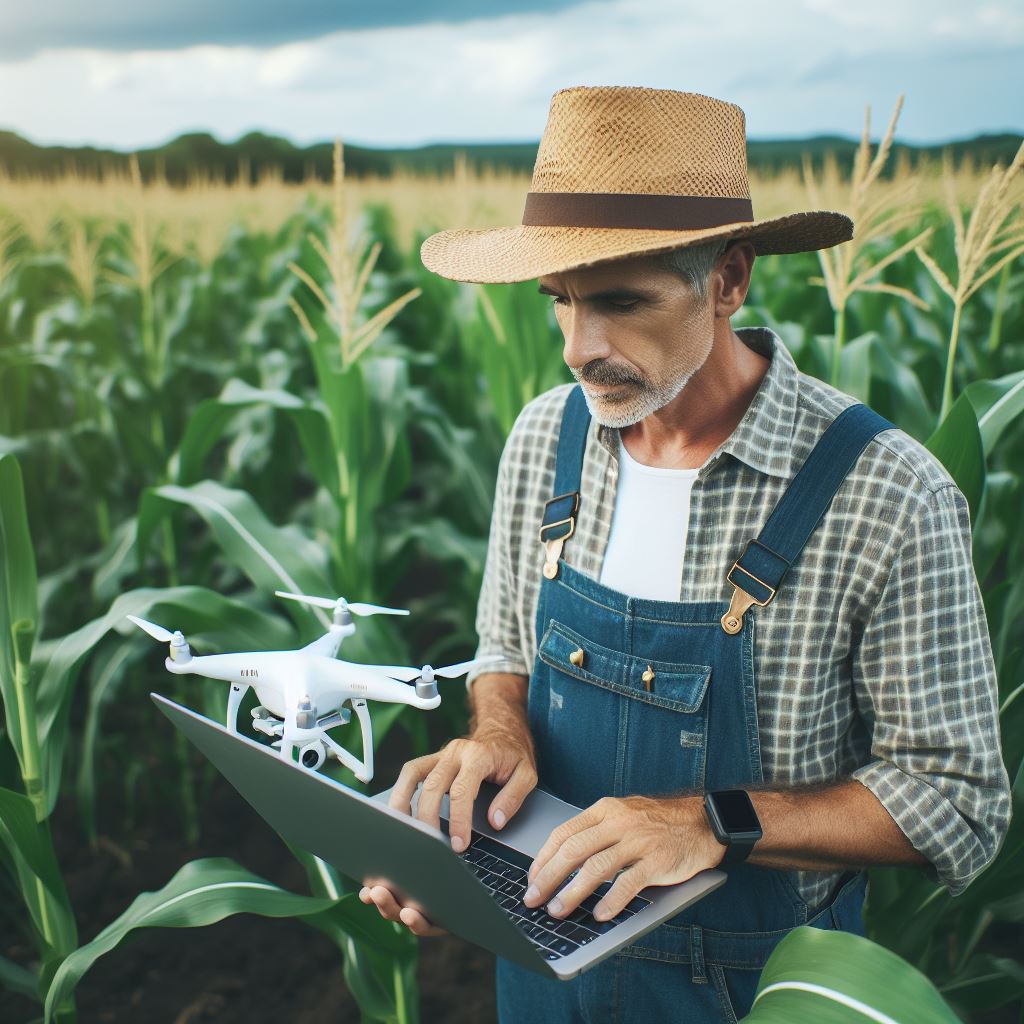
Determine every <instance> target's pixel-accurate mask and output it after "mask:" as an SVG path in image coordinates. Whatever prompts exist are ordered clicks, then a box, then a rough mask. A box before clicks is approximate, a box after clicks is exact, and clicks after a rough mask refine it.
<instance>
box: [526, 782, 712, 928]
mask: <svg viewBox="0 0 1024 1024" xmlns="http://www.w3.org/2000/svg"><path fill="white" fill-rule="evenodd" d="M724 856H725V847H724V846H723V845H721V844H720V843H719V842H718V840H716V839H715V837H714V834H713V833H712V832H711V828H710V826H709V825H708V823H707V817H706V815H705V813H704V807H703V801H702V799H701V797H700V796H694V797H683V798H681V797H672V798H671V799H658V798H656V797H646V796H627V797H607V796H606V797H602V798H601V799H600V800H598V801H597V802H596V803H594V804H591V806H590V807H588V808H587V809H586V810H584V811H581V812H580V813H579V814H577V815H576V817H574V818H570V819H569V820H568V821H565V822H563V823H562V824H561V825H559V826H558V827H557V828H556V829H554V830H553V831H552V833H551V835H550V836H549V837H548V840H547V842H546V843H545V844H544V845H543V846H542V847H541V848H540V851H539V852H538V854H537V856H536V858H535V859H534V861H533V864H532V865H531V866H530V870H529V873H528V878H529V880H530V888H529V889H527V891H526V895H525V896H524V897H523V902H524V903H526V904H527V905H528V906H532V907H533V906H539V905H540V904H541V903H543V902H545V901H546V900H547V899H548V897H549V896H551V895H552V894H553V893H554V891H555V887H556V886H558V885H560V884H561V883H562V882H563V881H564V880H565V879H566V877H567V876H568V875H570V874H572V872H573V871H574V870H575V869H577V868H579V872H578V874H577V875H576V877H575V878H573V880H572V881H571V882H570V883H569V885H567V886H566V887H565V888H564V889H562V890H561V892H559V893H558V896H557V897H556V898H555V899H553V900H552V901H551V902H550V903H549V904H548V908H547V910H548V913H549V914H550V915H551V916H552V917H565V916H568V915H569V914H571V913H572V912H573V911H574V910H575V909H576V908H577V907H578V906H579V905H580V903H581V902H582V901H583V900H584V899H585V898H586V897H587V896H589V895H590V894H591V893H592V892H593V891H594V889H596V888H597V886H599V885H600V884H601V883H602V882H603V881H605V880H606V879H610V878H614V877H615V874H616V872H617V871H618V870H619V869H620V868H625V869H626V870H625V871H623V872H622V874H621V875H619V877H618V878H617V879H616V880H615V884H614V885H613V886H612V887H611V888H610V889H609V890H608V892H607V893H606V894H605V896H604V898H603V899H602V900H601V902H600V903H598V905H597V907H596V908H595V910H594V917H595V918H597V920H599V921H606V920H608V919H609V918H612V917H615V915H616V914H618V913H619V911H620V910H622V908H623V907H624V906H626V904H627V903H629V901H630V900H631V899H633V897H634V896H636V894H637V893H638V892H640V890H641V889H643V888H645V887H646V886H648V885H673V884H674V883H676V882H685V881H686V880H687V879H688V878H692V877H693V876H694V875H695V874H697V872H699V871H703V870H705V869H706V868H714V867H717V866H718V865H719V864H720V863H721V861H722V858H723V857H724Z"/></svg>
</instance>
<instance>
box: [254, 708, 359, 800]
mask: <svg viewBox="0 0 1024 1024" xmlns="http://www.w3.org/2000/svg"><path fill="white" fill-rule="evenodd" d="M239 699H241V698H239ZM351 704H352V707H353V709H354V710H355V713H356V715H357V716H358V717H359V725H360V726H361V729H362V734H363V750H364V751H365V757H364V759H363V760H362V761H360V760H358V759H357V758H356V757H355V756H353V755H352V754H350V753H349V752H348V751H347V750H346V749H345V748H344V747H343V746H341V744H340V743H337V742H336V741H335V740H333V739H331V737H330V736H328V735H327V733H326V732H320V735H319V736H316V737H315V738H312V739H305V740H300V741H299V742H298V743H296V742H295V739H290V740H289V741H288V742H287V743H285V739H284V735H285V723H284V722H282V721H280V719H277V718H274V717H273V716H272V715H271V714H270V712H269V711H268V710H267V709H266V708H265V707H262V706H261V707H257V708H253V709H252V727H253V728H254V729H255V730H256V731H257V732H261V733H263V735H264V736H270V737H273V740H272V742H271V746H272V747H275V748H276V749H277V750H278V751H279V752H280V754H281V756H282V757H284V758H286V759H287V760H291V758H292V751H293V750H294V748H295V747H296V746H297V747H298V748H299V764H301V765H302V767H303V768H307V769H308V770H309V771H314V772H315V771H318V770H319V769H320V768H322V767H323V765H324V762H325V761H326V760H327V758H328V757H334V758H336V759H337V760H338V761H340V762H341V763H342V764H343V765H344V766H345V767H346V768H348V769H349V771H351V772H352V774H353V775H355V777H356V778H357V779H358V780H359V781H360V782H363V783H368V782H369V781H370V780H371V779H372V778H373V738H372V731H371V730H372V726H371V722H370V712H369V709H368V708H367V706H366V701H365V700H364V699H363V698H362V697H355V698H352V700H351ZM350 719H351V715H350V713H349V711H348V709H347V708H342V709H341V711H340V712H335V713H333V714H331V715H328V716H326V717H324V718H322V719H318V720H317V723H316V727H317V729H318V730H323V729H330V728H332V727H333V726H335V725H344V724H347V723H348V722H349V721H350ZM313 731H314V730H312V729H309V730H305V729H298V728H297V727H295V726H293V727H292V728H291V729H290V730H288V733H289V735H290V736H292V737H294V735H295V733H296V732H300V733H301V732H306V733H307V735H308V733H309V732H313Z"/></svg>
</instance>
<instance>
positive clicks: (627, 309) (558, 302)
mask: <svg viewBox="0 0 1024 1024" xmlns="http://www.w3.org/2000/svg"><path fill="white" fill-rule="evenodd" d="M551 305H552V306H568V305H569V300H568V299H566V298H563V297H562V296H561V295H555V296H553V297H552V299H551ZM606 305H607V306H608V308H609V309H611V310H614V311H615V312H616V313H632V312H633V311H634V310H635V309H636V308H637V307H638V306H639V305H640V301H639V300H638V299H634V300H633V302H608V303H606Z"/></svg>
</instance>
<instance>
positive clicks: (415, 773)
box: [388, 753, 441, 814]
mask: <svg viewBox="0 0 1024 1024" xmlns="http://www.w3.org/2000/svg"><path fill="white" fill-rule="evenodd" d="M440 756H441V755H440V753H436V754H425V755H424V756H423V757H417V758H414V759H413V760H412V761H406V762H405V764H403V765H402V770H401V771H400V772H399V773H398V781H397V782H395V785H394V787H393V788H392V790H391V792H390V794H389V795H388V807H393V808H394V809H395V810H396V811H401V812H402V813H403V814H412V795H413V793H415V792H416V787H417V786H418V785H419V784H420V780H421V779H422V778H423V777H424V776H425V775H427V774H428V773H429V772H430V770H431V769H432V768H433V767H434V765H435V764H436V763H437V760H438V758H439V757H440Z"/></svg>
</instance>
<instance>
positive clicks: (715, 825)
mask: <svg viewBox="0 0 1024 1024" xmlns="http://www.w3.org/2000/svg"><path fill="white" fill-rule="evenodd" d="M704 811H705V813H706V814H707V816H708V822H709V823H710V824H711V831H712V832H713V833H714V834H715V838H716V839H717V840H718V841H719V842H720V843H721V844H722V845H723V846H724V847H726V850H725V856H724V857H723V858H722V862H721V866H722V867H728V866H729V865H730V864H739V863H740V862H741V861H744V860H746V859H747V856H748V855H749V854H750V851H751V850H752V849H753V847H754V843H756V842H757V841H758V840H759V839H760V838H761V836H762V835H763V833H762V831H761V821H760V819H759V818H758V816H757V811H755V810H754V804H753V801H752V800H751V799H750V795H749V794H748V793H747V791H746V790H745V789H719V790H716V791H715V792H713V793H705V794H704Z"/></svg>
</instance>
